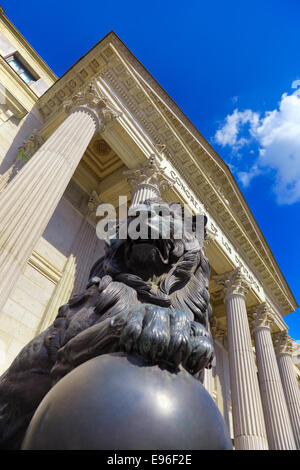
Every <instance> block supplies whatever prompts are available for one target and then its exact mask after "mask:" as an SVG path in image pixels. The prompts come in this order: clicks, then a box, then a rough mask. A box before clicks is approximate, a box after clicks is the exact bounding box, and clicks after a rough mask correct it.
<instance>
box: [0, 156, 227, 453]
mask: <svg viewBox="0 0 300 470" xmlns="http://www.w3.org/2000/svg"><path fill="white" fill-rule="evenodd" d="M127 177H128V180H129V181H130V182H131V183H133V184H134V192H133V198H132V204H131V207H130V209H129V213H128V218H127V222H126V223H127V224H128V225H129V224H130V223H131V222H135V221H136V218H137V214H138V215H141V213H142V212H143V211H144V215H145V213H147V214H148V215H149V216H150V215H152V216H153V213H154V215H155V217H156V219H157V220H156V221H157V222H158V224H156V228H157V230H158V232H156V233H155V231H154V232H153V219H151V217H149V218H147V217H144V219H143V220H144V221H145V222H144V223H145V226H144V227H143V228H144V229H145V227H146V230H144V231H143V233H144V234H145V233H146V234H147V236H144V235H143V236H141V237H139V238H137V239H133V238H131V237H130V234H129V235H128V236H127V238H126V239H121V238H120V237H119V236H118V234H119V232H120V223H119V224H117V231H116V234H115V236H114V238H110V239H108V240H107V246H106V253H105V255H104V257H103V258H101V259H100V260H98V261H97V262H96V264H95V265H94V266H93V267H92V269H91V273H90V279H89V282H88V284H87V287H86V290H85V291H84V292H82V293H81V294H79V295H76V296H74V297H72V298H71V299H70V300H69V302H68V303H67V304H66V305H63V306H61V307H60V309H59V311H58V315H57V318H56V319H55V321H54V323H53V324H52V325H51V326H50V327H49V328H48V329H47V330H46V331H44V332H43V333H42V334H40V335H39V336H38V337H36V338H35V339H33V340H32V341H31V342H30V343H29V344H28V345H27V346H25V348H24V349H23V350H22V351H21V352H20V354H19V355H18V356H17V358H16V359H15V361H14V362H13V363H12V365H11V366H10V368H9V369H8V370H7V372H6V373H5V374H4V375H3V376H2V378H1V382H0V439H1V441H2V448H20V447H21V445H22V442H23V447H22V448H24V449H48V448H49V449H65V448H67V449H72V448H76V449H147V448H149V449H151V448H153V449H154V448H155V449H206V448H210V449H229V448H231V444H230V440H229V438H228V435H227V431H226V430H225V427H224V423H223V421H222V418H221V415H220V414H219V412H218V410H217V409H216V407H215V405H214V403H213V400H212V399H211V398H210V397H209V396H208V393H207V392H206V391H205V389H204V387H203V386H202V385H201V383H200V381H199V378H200V380H201V378H202V377H203V371H204V369H205V368H210V367H211V365H212V362H213V360H214V350H213V341H212V338H211V335H210V332H209V318H210V314H211V307H210V303H209V293H208V283H209V275H210V267H209V263H208V260H207V259H206V257H205V255H204V251H203V243H202V242H203V240H201V234H200V237H199V233H197V232H195V231H191V230H185V229H184V230H183V231H182V235H181V237H180V238H178V237H175V232H176V230H177V228H178V224H179V225H180V223H181V222H182V217H183V211H182V210H180V211H178V210H176V211H173V212H171V213H172V214H173V215H172V217H171V218H170V219H169V220H170V224H169V232H168V237H165V236H164V233H165V232H164V230H165V225H166V224H165V222H166V220H165V218H164V216H163V215H162V214H161V213H160V211H159V210H158V211H157V207H158V208H159V207H160V206H161V207H162V206H164V207H166V206H167V207H170V204H164V203H162V200H161V196H160V190H161V189H166V188H167V187H170V186H171V185H172V183H173V182H172V181H171V179H170V178H168V177H166V176H164V171H163V168H161V166H160V163H159V161H158V159H157V157H155V156H152V157H151V158H150V159H149V161H148V162H147V164H145V165H143V166H140V167H139V168H138V169H136V170H132V171H129V172H127ZM176 206H177V208H178V204H177V205H176ZM148 221H150V222H148ZM194 222H195V220H194V218H192V227H193V223H194ZM147 224H148V225H147ZM128 233H130V231H128ZM149 234H151V236H152V238H150V239H149V236H148V235H149ZM153 234H154V235H153ZM202 235H203V238H204V226H203V234H202ZM196 379H197V380H196ZM44 397H45V398H44ZM41 401H42V403H41V404H40V402H41ZM39 405H40V406H39ZM36 410H37V411H36ZM74 410H75V412H74ZM34 413H35V414H34ZM33 415H34V417H33V419H32V416H33ZM60 420H62V421H61V422H60ZM74 420H75V421H74ZM95 420H99V421H97V423H96V422H95ZM30 421H31V422H30ZM91 423H92V424H91ZM29 424H30V425H29ZM28 426H29V427H28ZM27 428H28V429H27ZM76 429H80V431H78V430H77V431H76ZM91 429H93V432H92V431H91ZM26 430H27V433H26V437H25V440H24V441H23V438H24V435H25V432H26ZM116 430H117V432H116ZM220 430H221V431H220ZM116 436H118V437H116ZM191 436H192V437H191Z"/></svg>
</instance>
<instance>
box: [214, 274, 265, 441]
mask: <svg viewBox="0 0 300 470" xmlns="http://www.w3.org/2000/svg"><path fill="white" fill-rule="evenodd" d="M215 280H216V281H217V282H218V283H220V284H221V285H222V286H223V288H224V293H225V305H226V316H227V338H228V352H229V367H230V386H231V399H232V414H233V428H234V444H235V448H236V449H238V450H252V449H253V450H254V449H255V450H259V449H268V442H267V434H266V428H265V423H264V415H263V409H262V403H261V397H260V391H259V385H258V379H257V374H256V366H255V361H254V355H253V350H252V342H251V336H250V329H249V323H248V317H247V310H246V302H245V293H246V291H247V283H246V281H244V279H243V277H242V275H241V273H240V270H239V269H237V270H235V271H233V272H231V273H227V274H225V275H222V276H216V277H215Z"/></svg>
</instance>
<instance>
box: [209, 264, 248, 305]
mask: <svg viewBox="0 0 300 470" xmlns="http://www.w3.org/2000/svg"><path fill="white" fill-rule="evenodd" d="M213 279H214V281H215V282H216V283H217V284H219V285H220V286H221V287H222V289H223V292H224V301H225V302H226V300H228V299H229V298H230V297H233V296H242V297H245V295H246V293H247V292H248V291H249V289H250V282H249V281H248V280H247V279H246V277H245V276H244V275H243V274H242V270H241V268H240V267H238V268H236V269H234V270H233V271H230V272H227V273H224V274H221V275H218V276H214V277H213Z"/></svg>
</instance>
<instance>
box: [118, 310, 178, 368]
mask: <svg viewBox="0 0 300 470" xmlns="http://www.w3.org/2000/svg"><path fill="white" fill-rule="evenodd" d="M167 310H168V309H165V308H162V307H158V306H156V305H151V304H143V305H139V306H136V307H134V308H133V309H132V310H131V311H130V313H129V315H128V317H127V322H126V325H125V327H124V329H123V331H122V334H121V337H120V345H121V347H122V348H123V349H125V351H126V352H127V353H136V354H138V355H139V356H141V357H143V358H144V359H146V360H148V361H150V362H151V363H157V362H159V359H161V358H164V357H166V355H167V349H168V345H169V341H170V318H169V314H168V313H167Z"/></svg>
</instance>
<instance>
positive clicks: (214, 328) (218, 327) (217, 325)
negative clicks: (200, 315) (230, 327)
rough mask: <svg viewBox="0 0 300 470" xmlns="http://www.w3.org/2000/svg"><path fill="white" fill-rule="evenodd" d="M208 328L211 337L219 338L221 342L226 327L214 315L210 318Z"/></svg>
mask: <svg viewBox="0 0 300 470" xmlns="http://www.w3.org/2000/svg"><path fill="white" fill-rule="evenodd" d="M210 330H211V333H212V336H213V339H217V340H219V341H220V342H221V343H222V342H223V339H224V337H225V336H226V328H225V327H224V325H222V323H221V322H220V320H219V319H218V318H216V317H212V318H211V320H210Z"/></svg>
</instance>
